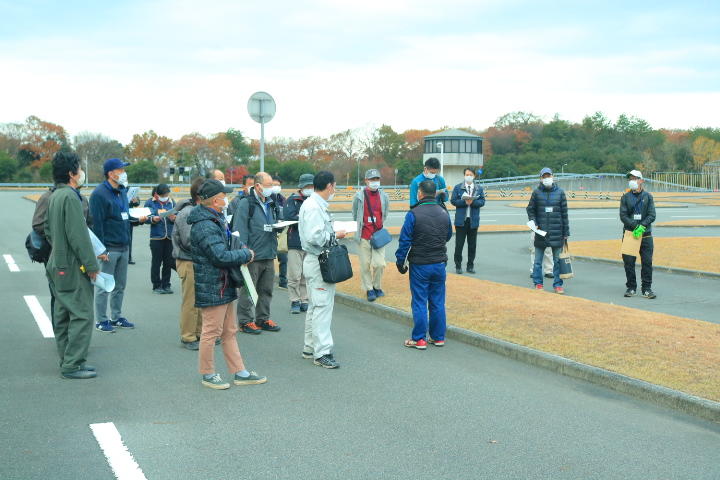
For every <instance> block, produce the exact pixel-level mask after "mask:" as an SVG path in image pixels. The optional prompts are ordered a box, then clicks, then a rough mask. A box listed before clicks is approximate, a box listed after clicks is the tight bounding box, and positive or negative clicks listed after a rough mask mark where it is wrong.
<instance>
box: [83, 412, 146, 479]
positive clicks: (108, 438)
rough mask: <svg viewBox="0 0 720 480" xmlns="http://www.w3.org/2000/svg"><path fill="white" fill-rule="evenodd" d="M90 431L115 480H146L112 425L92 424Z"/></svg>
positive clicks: (109, 423) (108, 423)
mask: <svg viewBox="0 0 720 480" xmlns="http://www.w3.org/2000/svg"><path fill="white" fill-rule="evenodd" d="M90 429H91V430H92V432H93V435H95V440H97V442H98V444H99V445H100V448H101V449H102V451H103V453H104V454H105V458H107V461H108V463H109V464H110V468H112V471H113V473H114V474H115V478H117V479H118V480H147V478H146V477H145V474H144V473H143V472H142V470H141V469H140V466H139V465H138V464H137V463H136V462H135V459H134V458H133V456H132V454H131V453H130V452H128V449H127V447H126V446H125V444H124V443H123V441H122V438H121V437H120V432H118V430H117V428H115V424H114V423H112V422H107V423H92V424H90Z"/></svg>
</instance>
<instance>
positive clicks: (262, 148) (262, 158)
mask: <svg viewBox="0 0 720 480" xmlns="http://www.w3.org/2000/svg"><path fill="white" fill-rule="evenodd" d="M260 171H261V172H264V171H265V122H260Z"/></svg>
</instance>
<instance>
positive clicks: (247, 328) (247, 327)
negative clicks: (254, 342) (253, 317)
mask: <svg viewBox="0 0 720 480" xmlns="http://www.w3.org/2000/svg"><path fill="white" fill-rule="evenodd" d="M240 330H242V332H243V333H249V334H250V335H260V334H261V333H262V330H260V327H258V326H257V325H255V322H248V323H243V324H242V325H240Z"/></svg>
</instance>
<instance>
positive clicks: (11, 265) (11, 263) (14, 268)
mask: <svg viewBox="0 0 720 480" xmlns="http://www.w3.org/2000/svg"><path fill="white" fill-rule="evenodd" d="M3 258H4V259H5V263H7V266H8V268H9V269H10V271H11V272H19V271H20V267H18V266H17V263H15V259H13V257H12V255H8V254H5V255H3Z"/></svg>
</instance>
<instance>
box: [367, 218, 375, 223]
mask: <svg viewBox="0 0 720 480" xmlns="http://www.w3.org/2000/svg"><path fill="white" fill-rule="evenodd" d="M367 221H368V222H370V223H373V222H377V219H376V218H375V217H368V219H367Z"/></svg>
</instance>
